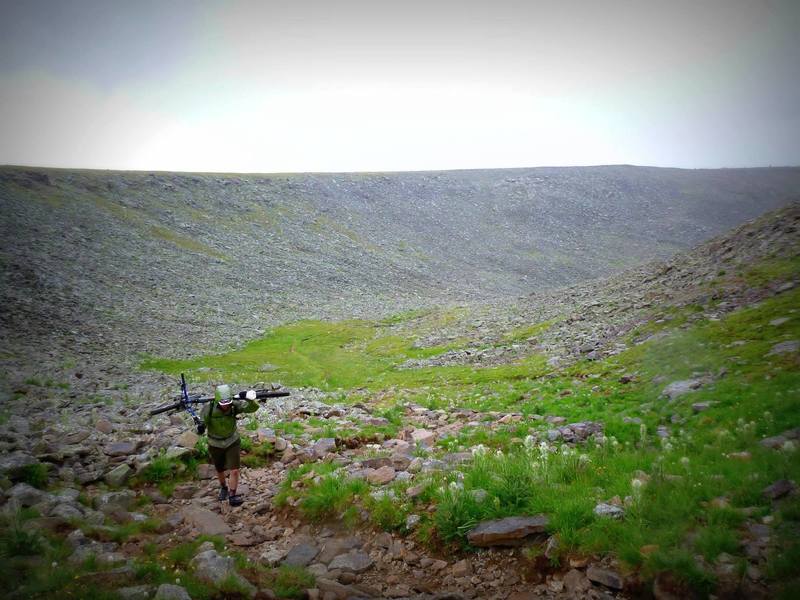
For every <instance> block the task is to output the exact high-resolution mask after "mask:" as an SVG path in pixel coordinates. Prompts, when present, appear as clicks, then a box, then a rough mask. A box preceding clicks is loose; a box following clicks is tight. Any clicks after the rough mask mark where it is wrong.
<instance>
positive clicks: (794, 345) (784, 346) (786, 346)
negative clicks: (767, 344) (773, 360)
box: [767, 340, 800, 356]
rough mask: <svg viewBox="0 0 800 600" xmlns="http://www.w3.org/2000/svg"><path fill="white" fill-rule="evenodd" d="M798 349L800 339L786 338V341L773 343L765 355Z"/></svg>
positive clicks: (799, 348) (799, 347)
mask: <svg viewBox="0 0 800 600" xmlns="http://www.w3.org/2000/svg"><path fill="white" fill-rule="evenodd" d="M798 351H800V341H798V340H788V341H786V342H781V343H780V344H775V345H774V346H773V347H772V348H771V349H770V351H769V352H767V356H773V355H775V354H788V353H790V352H798Z"/></svg>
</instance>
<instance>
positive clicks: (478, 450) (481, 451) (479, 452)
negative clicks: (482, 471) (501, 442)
mask: <svg viewBox="0 0 800 600" xmlns="http://www.w3.org/2000/svg"><path fill="white" fill-rule="evenodd" d="M487 450H488V448H486V446H484V445H483V444H478V445H477V446H475V447H474V448H473V449H472V456H484V455H485V454H486V452H487Z"/></svg>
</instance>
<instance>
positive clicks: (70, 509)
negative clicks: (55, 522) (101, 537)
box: [49, 502, 102, 523]
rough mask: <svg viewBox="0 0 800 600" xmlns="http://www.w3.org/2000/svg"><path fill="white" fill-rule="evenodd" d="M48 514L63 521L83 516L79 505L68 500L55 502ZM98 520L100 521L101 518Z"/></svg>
mask: <svg viewBox="0 0 800 600" xmlns="http://www.w3.org/2000/svg"><path fill="white" fill-rule="evenodd" d="M49 514H50V516H51V517H57V518H59V519H64V520H65V521H75V520H78V519H82V518H83V517H84V512H83V511H82V510H81V509H80V508H79V505H75V504H72V503H68V502H62V503H60V504H56V505H55V506H54V507H53V508H52V509H51V510H50V513H49ZM100 522H101V523H102V520H101V521H100Z"/></svg>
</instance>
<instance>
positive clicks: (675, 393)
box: [661, 379, 705, 400]
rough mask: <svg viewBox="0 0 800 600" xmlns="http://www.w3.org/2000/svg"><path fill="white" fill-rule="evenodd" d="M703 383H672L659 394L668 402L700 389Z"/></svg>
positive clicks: (695, 380) (686, 381) (685, 381)
mask: <svg viewBox="0 0 800 600" xmlns="http://www.w3.org/2000/svg"><path fill="white" fill-rule="evenodd" d="M704 383H705V381H704V380H703V379H686V380H684V381H673V382H672V383H670V384H669V385H668V386H667V387H665V388H664V390H663V391H662V392H661V395H662V396H666V397H667V398H669V399H670V400H675V399H676V398H680V397H681V396H683V395H684V394H688V393H689V392H693V391H694V390H698V389H700V388H701V387H702V386H703V384H704Z"/></svg>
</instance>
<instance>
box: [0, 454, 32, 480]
mask: <svg viewBox="0 0 800 600" xmlns="http://www.w3.org/2000/svg"><path fill="white" fill-rule="evenodd" d="M35 464H38V461H37V460H36V459H35V458H34V457H33V456H31V455H30V454H28V453H27V452H23V451H21V450H16V451H14V452H9V453H8V454H5V453H3V454H2V455H0V476H6V477H8V478H9V479H14V478H16V477H19V476H20V475H21V474H22V472H23V471H24V470H25V468H26V467H30V466H32V465H35Z"/></svg>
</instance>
